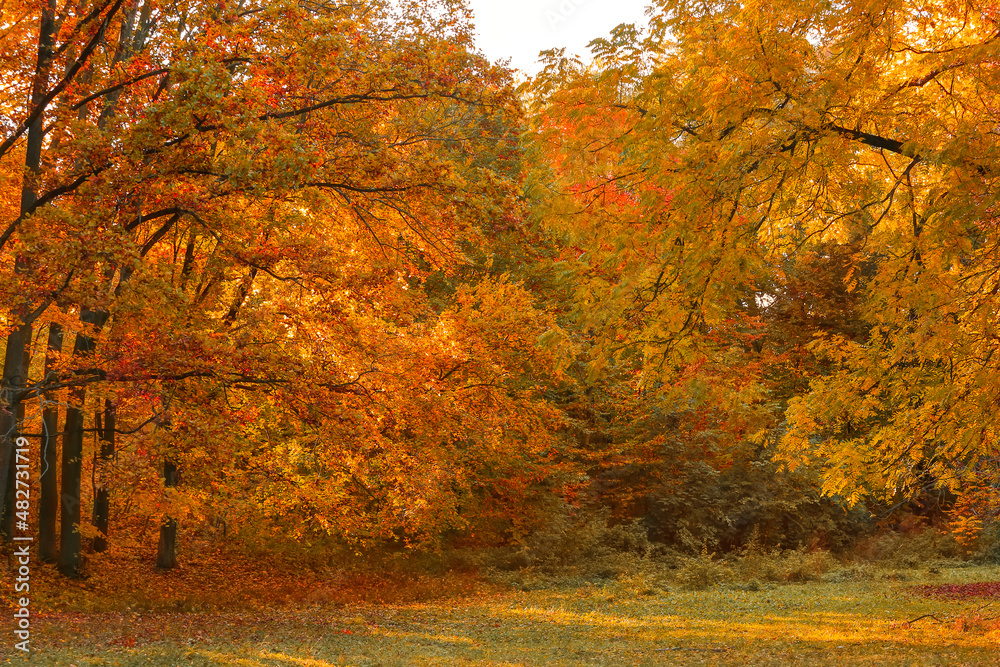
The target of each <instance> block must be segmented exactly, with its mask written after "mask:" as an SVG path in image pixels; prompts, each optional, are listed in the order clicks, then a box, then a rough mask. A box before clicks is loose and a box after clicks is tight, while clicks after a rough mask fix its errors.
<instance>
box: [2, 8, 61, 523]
mask: <svg viewBox="0 0 1000 667" xmlns="http://www.w3.org/2000/svg"><path fill="white" fill-rule="evenodd" d="M55 9H56V5H55V0H48V2H47V3H46V4H45V5H43V7H42V15H41V18H40V20H39V24H38V60H37V62H36V63H35V76H34V80H33V81H32V84H31V99H30V100H29V103H28V116H29V117H30V115H31V114H32V113H33V112H34V111H35V110H36V108H37V107H38V106H39V105H40V104H42V100H43V99H44V97H45V92H46V88H47V86H48V70H49V66H50V64H51V60H52V45H53V43H54V41H55ZM42 116H43V114H38V115H37V117H36V118H35V120H34V122H32V123H31V125H30V126H29V127H28V136H27V142H26V146H25V157H24V166H25V168H26V172H27V173H26V175H25V180H24V184H23V185H22V186H21V210H20V213H21V215H22V216H23V215H25V214H27V212H29V211H31V210H32V209H33V207H34V205H35V202H36V201H38V196H37V194H36V192H35V183H34V179H35V178H36V177H37V176H38V175H39V174H41V172H42V169H41V165H42V139H43V129H44V128H43V124H42V121H43V118H42ZM27 270H28V264H27V261H26V260H25V259H24V258H23V257H21V256H18V257H17V259H16V260H15V262H14V271H15V273H18V274H22V273H25V272H26V271H27ZM14 310H15V313H16V316H17V319H16V320H15V322H17V324H16V325H15V327H16V328H15V329H14V331H12V332H11V333H10V334H9V335H8V336H7V349H6V352H5V353H4V366H3V378H2V379H0V529H2V531H0V532H2V533H3V535H4V539H5V541H8V542H9V541H10V540H11V538H12V537H13V536H12V534H11V530H10V525H9V524H10V523H11V522H12V521H13V518H14V442H15V441H16V440H17V438H18V436H19V435H20V433H19V431H20V424H21V419H22V417H23V414H24V408H23V406H21V397H20V394H21V391H22V390H23V389H24V387H25V385H26V383H27V376H28V363H27V361H28V354H29V350H30V345H31V323H30V322H29V321H28V319H29V318H28V313H30V312H31V310H32V309H31V307H30V305H29V304H27V303H25V304H18V305H17V306H15V309H14Z"/></svg>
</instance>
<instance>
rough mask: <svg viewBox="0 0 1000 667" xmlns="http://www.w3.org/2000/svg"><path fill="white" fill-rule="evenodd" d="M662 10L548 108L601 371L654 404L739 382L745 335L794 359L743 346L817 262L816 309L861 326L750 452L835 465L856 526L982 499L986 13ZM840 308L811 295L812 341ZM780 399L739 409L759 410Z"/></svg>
mask: <svg viewBox="0 0 1000 667" xmlns="http://www.w3.org/2000/svg"><path fill="white" fill-rule="evenodd" d="M657 9H658V11H657V12H656V14H655V15H654V16H653V18H652V20H651V24H650V26H649V30H648V32H647V33H646V35H645V36H639V35H638V34H636V33H635V32H634V31H633V30H631V29H629V28H626V27H623V28H620V29H619V30H617V31H616V32H615V33H614V34H613V35H612V36H611V37H610V38H609V39H606V40H599V41H597V42H595V44H594V47H595V53H596V55H597V66H596V67H595V68H594V69H591V70H581V69H579V68H578V69H576V70H574V69H573V68H572V67H567V65H566V64H565V63H560V62H559V61H558V60H553V61H552V63H551V64H550V67H549V69H548V70H547V72H546V73H543V74H542V75H541V76H540V78H539V79H538V80H537V81H536V82H535V85H534V88H533V91H534V94H535V95H536V100H537V109H538V115H537V118H538V119H539V120H538V121H537V124H536V129H535V133H534V134H533V135H532V136H533V140H534V142H535V145H536V146H538V150H539V151H540V152H542V154H543V155H544V157H543V158H542V159H540V160H539V163H540V164H541V165H543V167H544V171H541V172H540V174H541V175H540V176H539V178H538V179H537V183H538V186H537V187H538V188H547V189H548V193H547V195H548V196H546V197H540V200H542V201H546V200H548V201H550V202H551V204H546V205H545V207H544V209H543V211H542V214H543V215H544V216H545V220H547V221H548V224H549V225H550V227H551V228H553V229H555V230H557V231H558V232H559V233H561V234H563V235H565V238H566V239H567V244H568V245H569V246H570V247H575V252H573V253H572V256H571V258H568V259H567V268H568V269H569V270H571V271H572V272H573V275H575V276H576V277H577V279H578V280H579V285H580V288H579V292H580V299H579V301H578V302H579V303H580V304H581V305H580V310H581V314H582V315H583V317H584V321H586V322H588V323H589V324H590V326H593V327H594V330H595V331H596V332H597V333H598V334H599V340H600V347H599V352H598V354H597V355H596V357H595V364H594V367H595V368H598V367H599V366H600V365H602V364H606V363H609V362H608V360H615V359H622V358H623V357H624V355H631V354H636V353H638V355H639V356H638V358H639V359H640V360H641V364H639V368H641V371H642V377H640V378H639V380H638V382H639V385H640V386H646V387H649V386H656V384H657V383H659V382H663V383H666V384H670V383H671V382H672V381H673V379H674V378H676V377H678V376H679V375H680V374H683V372H684V369H685V368H688V367H690V365H692V364H699V363H703V362H702V360H705V361H707V362H709V363H719V362H720V361H722V360H723V358H724V356H722V357H720V356H719V354H720V353H721V352H723V348H720V347H718V346H717V345H714V344H713V343H712V341H713V339H716V338H717V337H718V335H719V334H720V333H722V332H725V331H727V330H730V331H732V330H733V329H732V327H733V326H734V325H735V327H736V329H735V331H741V332H743V333H741V334H740V335H743V336H744V337H745V340H747V342H748V343H750V345H749V349H750V350H752V351H753V352H754V353H755V354H758V355H761V354H767V353H768V352H769V351H770V352H774V353H780V352H781V350H780V349H779V348H780V346H778V345H776V343H777V341H772V345H771V347H770V348H769V347H768V344H767V341H766V340H765V339H759V340H758V341H757V342H756V343H754V342H753V341H750V340H749V339H747V338H746V336H747V335H750V336H751V337H753V336H756V335H757V333H754V327H755V326H756V325H755V324H754V322H755V321H756V322H759V317H761V316H766V315H767V313H766V312H763V310H764V309H762V308H761V306H768V305H774V304H780V303H781V302H782V301H783V300H785V299H786V298H787V297H788V296H791V294H790V292H789V291H788V290H789V288H790V287H792V284H791V283H789V282H788V281H787V279H786V277H787V276H790V275H791V276H794V275H798V276H804V275H806V271H807V267H808V266H809V265H810V264H812V265H813V266H816V263H817V260H822V261H826V262H828V263H829V264H830V270H828V271H826V276H827V277H826V278H825V279H824V280H825V281H826V282H825V285H824V286H823V290H822V291H823V292H825V293H827V294H830V295H831V296H832V294H833V293H835V292H839V293H840V294H842V295H843V297H841V298H840V300H841V301H842V303H844V304H850V311H851V312H850V313H845V314H849V315H850V319H851V320H853V321H850V322H848V321H843V319H842V318H841V320H842V321H841V322H840V323H839V324H837V325H836V326H826V325H823V326H816V329H814V330H812V331H810V333H811V334H812V335H813V340H811V341H808V342H807V343H806V346H805V347H806V349H805V352H806V353H807V354H808V355H809V356H810V357H811V358H812V359H813V360H815V361H814V362H813V361H811V362H810V364H811V365H812V369H813V370H815V371H818V374H817V375H816V376H813V377H809V378H808V389H806V388H805V387H804V386H803V385H804V383H802V382H801V381H800V380H795V382H796V383H798V384H799V385H800V386H801V390H800V391H801V393H800V394H799V395H797V396H790V397H789V398H790V405H789V407H788V410H787V412H786V413H784V425H782V426H781V427H780V428H779V429H776V430H765V431H762V432H760V433H759V435H758V437H759V438H761V439H762V440H763V441H767V440H768V439H769V438H770V439H771V441H772V442H774V441H777V440H779V439H780V441H781V448H782V451H783V456H784V458H785V460H786V461H787V462H788V464H789V466H791V467H794V466H796V465H798V464H800V463H802V462H808V461H811V462H814V463H815V464H817V465H819V466H821V467H822V469H823V470H824V471H825V482H824V487H823V488H824V490H825V491H826V492H827V493H829V494H839V495H841V496H843V497H844V498H845V499H846V500H847V501H848V502H851V503H855V502H858V501H860V500H861V499H862V498H864V497H867V495H868V494H873V495H874V496H877V497H882V498H898V497H899V496H900V495H902V496H903V497H906V496H907V495H908V494H913V493H918V492H920V491H921V490H923V489H926V488H945V489H949V490H951V491H954V492H958V493H961V491H962V490H963V488H965V486H966V485H967V484H968V483H970V482H973V481H975V480H982V479H985V478H983V477H982V472H981V471H982V470H983V466H986V467H987V468H988V467H990V466H992V465H993V464H992V463H991V461H995V458H996V446H997V445H996V438H995V430H996V429H995V424H994V420H995V411H993V410H991V409H989V407H988V406H991V405H993V404H994V402H995V398H996V397H995V395H994V393H995V392H994V389H995V383H993V382H991V381H989V380H988V378H989V377H992V375H993V374H994V373H995V369H994V368H993V363H994V355H993V353H992V350H993V348H994V347H995V346H994V345H993V344H992V342H991V341H992V334H991V333H990V332H991V331H992V330H993V328H992V327H993V325H992V324H990V322H992V318H994V317H995V307H996V304H995V300H994V298H993V296H994V293H995V291H996V290H995V289H994V287H995V284H996V265H995V264H996V263H995V261H994V260H995V257H996V253H995V252H994V245H995V242H996V241H995V239H994V238H993V230H994V226H995V225H994V224H993V220H994V219H995V212H994V208H995V206H996V196H997V193H996V188H995V174H994V172H995V171H996V157H997V156H996V151H997V144H996V141H995V140H994V137H995V131H996V127H997V118H996V108H997V105H996V99H995V97H996V90H997V85H996V84H997V82H996V80H995V79H996V73H997V67H996V63H997V37H998V24H997V17H996V14H995V11H994V10H993V9H992V8H989V7H981V6H977V5H975V4H970V3H958V4H944V5H927V4H919V3H907V2H894V1H890V2H881V3H877V4H875V5H872V4H870V3H869V4H864V3H861V4H857V3H841V4H836V5H825V4H822V3H820V4H817V3H812V2H793V3H783V4H781V5H767V4H763V3H753V2H714V3H703V4H692V3H686V2H660V3H658V4H657ZM567 74H568V76H567ZM602 119H603V120H605V122H599V121H600V120H602ZM831 248H836V249H837V250H836V252H835V254H834V255H831V254H830V253H829V249H831ZM824 257H826V259H823V258H824ZM833 269H835V270H833ZM783 281H784V284H785V286H784V287H780V286H781V285H782V283H783ZM800 284H801V283H800ZM776 286H778V289H779V291H775V289H776ZM810 301H812V303H810ZM834 303H835V300H834V299H833V298H830V297H827V298H826V300H825V304H824V303H817V302H816V301H815V299H814V297H810V296H808V295H805V294H800V295H799V296H798V297H797V306H798V307H799V308H800V309H801V308H805V309H808V311H811V312H807V311H801V312H800V314H799V315H798V316H797V317H798V318H799V321H800V322H802V323H803V326H806V323H807V322H809V321H811V322H812V323H813V324H815V325H820V322H819V319H818V317H819V311H818V310H817V309H819V308H826V307H828V306H831V305H833V304H834ZM783 307H784V306H783ZM755 310H756V311H758V312H756V313H755ZM784 313H785V314H784V315H780V316H779V317H790V316H792V311H791V310H788V309H785V310H784ZM771 314H772V315H775V316H778V310H777V309H774V308H772V310H771ZM855 314H856V315H855ZM831 315H833V313H831ZM838 317H839V316H838ZM831 324H833V322H831ZM808 326H812V325H808ZM786 331H787V330H786ZM758 333H763V332H758ZM785 340H786V341H787V342H791V339H789V338H788V337H787V335H786V336H785ZM727 349H733V348H731V347H728V348H727ZM801 358H802V357H801V356H800V359H801ZM744 359H747V358H744ZM743 363H746V361H745V360H744V361H741V362H740V364H743ZM768 363H769V362H768ZM724 366H725V364H724ZM740 367H741V366H739V365H737V366H736V367H734V368H740ZM772 367H773V366H772ZM744 377H745V376H744ZM766 379H767V378H766V377H762V376H758V377H757V379H756V380H754V381H753V382H752V383H751V385H748V388H750V386H752V391H751V392H750V393H746V392H744V393H743V396H742V397H741V398H739V400H738V405H739V406H741V407H740V408H739V409H741V410H746V409H753V407H754V406H761V405H762V404H761V403H760V401H761V400H762V399H763V398H766V396H767V394H766V392H768V391H771V390H773V387H769V386H768V384H767V382H766ZM726 384H728V386H729V387H730V388H737V389H738V388H739V387H740V386H741V385H742V382H741V380H734V379H733V378H731V379H729V380H727V382H726ZM762 391H763V392H765V393H764V394H762V393H761V392H762ZM729 394H730V396H739V391H737V392H736V393H735V394H733V393H732V392H729ZM779 422H780V415H779ZM776 423H778V422H776ZM768 432H770V433H773V434H774V436H773V438H771V436H768V435H767V434H768ZM782 434H783V435H782Z"/></svg>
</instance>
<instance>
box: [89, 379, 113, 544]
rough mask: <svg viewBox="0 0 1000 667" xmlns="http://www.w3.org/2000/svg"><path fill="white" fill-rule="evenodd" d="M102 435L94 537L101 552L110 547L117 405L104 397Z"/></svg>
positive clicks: (96, 463) (96, 489)
mask: <svg viewBox="0 0 1000 667" xmlns="http://www.w3.org/2000/svg"><path fill="white" fill-rule="evenodd" d="M97 430H98V433H99V434H100V436H101V451H100V456H99V457H98V459H97V461H95V466H96V476H97V485H96V488H95V489H94V527H95V528H97V530H98V531H100V532H99V533H98V535H97V536H96V537H95V538H94V551H96V552H98V553H101V552H102V551H106V550H107V548H108V534H109V533H108V517H109V514H110V499H109V497H108V481H107V480H108V475H109V473H108V468H109V467H110V466H111V460H112V458H114V455H115V407H114V404H113V403H112V402H111V399H109V398H106V399H104V424H103V428H102V427H101V425H98V427H97Z"/></svg>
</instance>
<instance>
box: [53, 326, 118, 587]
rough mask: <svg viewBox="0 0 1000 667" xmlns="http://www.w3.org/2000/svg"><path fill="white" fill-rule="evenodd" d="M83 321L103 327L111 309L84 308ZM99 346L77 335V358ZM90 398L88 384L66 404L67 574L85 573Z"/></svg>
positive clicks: (63, 559)
mask: <svg viewBox="0 0 1000 667" xmlns="http://www.w3.org/2000/svg"><path fill="white" fill-rule="evenodd" d="M80 321H81V322H82V323H83V324H84V326H85V327H86V326H87V325H91V328H92V329H96V331H100V330H101V328H103V327H104V324H105V322H107V321H108V313H107V311H95V310H90V309H87V308H85V309H83V312H82V313H81V314H80ZM96 346H97V343H96V340H95V337H94V335H92V333H91V332H90V331H81V332H80V333H78V334H77V335H76V343H75V344H74V345H73V358H74V359H80V358H83V357H85V356H89V355H90V354H91V353H92V352H93V351H94V348H95V347H96ZM86 399H87V389H86V386H85V385H81V386H79V387H76V388H75V389H74V390H73V391H72V392H71V394H70V401H69V406H68V407H67V408H66V427H65V428H64V429H63V451H62V484H61V486H62V494H61V498H62V524H61V526H60V532H59V571H60V572H62V573H63V574H64V575H66V576H67V577H73V578H79V577H80V576H82V574H83V573H82V571H81V570H80V565H81V564H82V558H81V546H82V542H81V536H80V475H81V472H82V470H83V406H84V402H85V401H86Z"/></svg>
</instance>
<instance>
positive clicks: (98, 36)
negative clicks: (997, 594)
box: [0, 0, 1000, 577]
mask: <svg viewBox="0 0 1000 667" xmlns="http://www.w3.org/2000/svg"><path fill="white" fill-rule="evenodd" d="M998 12H1000V10H998V9H997V7H996V6H995V5H991V4H985V5H982V4H978V3H977V2H962V1H957V2H945V1H942V2H936V1H931V2H915V1H910V0H875V1H860V0H859V1H857V2H853V1H850V2H819V1H816V0H802V1H799V0H786V1H784V2H781V3H770V2H730V1H727V0H720V1H718V2H705V3H694V2H687V1H686V0H660V1H659V2H657V3H655V6H654V8H653V9H652V10H651V13H650V21H649V24H648V25H647V26H637V27H631V26H621V27H619V28H618V29H617V30H615V31H614V33H612V34H611V35H610V36H609V37H607V38H605V39H599V40H597V41H595V42H594V43H593V44H592V47H593V49H594V54H595V59H594V62H593V63H592V64H586V65H585V64H583V63H581V62H580V61H578V60H575V59H573V58H567V57H565V56H564V54H563V53H561V52H549V53H548V54H547V56H546V57H547V61H546V63H547V64H546V67H545V69H544V71H543V72H542V73H541V74H539V75H538V76H536V77H534V78H532V79H530V80H528V81H527V82H525V83H523V84H517V83H516V81H515V78H514V74H513V73H512V72H510V71H508V70H507V69H505V68H504V67H503V66H501V65H497V64H491V63H490V62H488V61H487V60H486V59H485V58H484V57H483V56H482V55H481V54H480V53H478V52H477V50H476V48H475V44H474V41H473V38H472V29H471V20H472V19H471V16H470V14H469V12H468V10H467V8H465V7H464V6H463V4H462V2H461V0H441V1H440V2H438V3H431V4H429V3H423V2H404V3H383V2H381V1H380V0H359V1H356V2H350V3H348V2H338V1H330V2H328V1H326V0H219V1H218V2H202V1H200V0H79V1H74V2H68V1H66V2H63V1H62V0H5V1H4V2H3V3H2V5H0V89H2V91H3V92H2V94H0V253H2V260H0V313H2V321H3V326H4V329H3V336H4V337H5V349H6V353H5V357H4V366H3V383H2V404H3V410H2V412H0V432H2V433H3V439H2V441H0V473H2V474H0V499H2V518H0V527H2V531H3V533H4V534H5V536H6V537H7V538H8V540H9V538H10V536H11V535H12V534H13V531H14V526H15V521H18V520H20V518H29V519H30V523H31V525H32V531H33V532H34V533H35V534H37V536H38V541H37V544H38V548H39V550H40V552H39V553H40V556H41V557H42V558H43V559H45V560H47V561H50V562H57V563H58V565H59V569H60V570H61V571H62V572H63V573H64V574H66V575H68V576H74V577H76V576H80V575H81V574H84V571H85V567H84V565H83V560H82V558H83V554H84V553H85V552H86V551H87V550H93V551H97V552H101V551H104V550H106V549H109V548H112V547H116V548H119V549H123V550H132V551H136V552H142V553H151V552H152V550H153V549H154V548H155V552H156V554H157V555H156V558H157V564H158V565H159V566H160V567H164V568H170V567H173V566H174V565H175V564H176V563H177V559H178V557H180V558H184V549H185V544H186V543H190V541H191V540H194V539H196V538H197V539H208V538H210V539H211V540H213V541H215V542H218V543H222V544H225V545H229V546H233V547H235V548H246V549H256V550H261V549H263V550H273V551H275V552H283V553H284V552H288V553H292V552H294V551H295V550H296V549H300V550H303V549H322V548H327V547H329V548H334V547H337V546H343V545H350V546H351V547H352V548H358V549H366V548H387V547H389V548H401V549H406V548H414V549H421V548H434V549H440V548H445V549H448V548H484V547H494V546H499V545H516V544H519V543H523V542H524V541H525V540H528V539H529V538H530V536H531V535H532V534H534V533H535V532H536V531H538V530H539V529H540V528H542V527H545V526H552V525H554V524H558V525H568V524H572V523H574V522H577V523H579V522H587V521H593V520H595V518H596V519H597V520H600V521H602V522H607V523H608V525H611V526H615V525H619V526H630V527H631V528H632V529H633V530H634V529H640V530H642V531H644V532H645V533H646V535H648V537H649V539H651V540H653V541H654V542H660V543H662V544H664V545H668V546H670V547H672V548H674V549H678V550H681V551H687V552H698V551H700V550H702V549H705V548H710V549H723V550H725V549H737V548H739V547H741V546H742V545H744V544H746V543H747V541H748V540H751V539H753V540H757V541H760V542H761V543H763V544H765V545H768V546H780V547H796V546H800V545H802V546H805V545H813V546H820V547H823V548H828V549H833V550H836V549H842V548H845V547H847V546H849V545H850V544H851V543H852V542H853V541H854V540H857V539H858V538H859V537H861V536H863V535H865V534H868V533H870V532H871V531H874V530H890V529H892V528H893V527H894V526H896V524H897V523H898V522H899V521H900V520H901V517H904V516H908V517H909V518H908V519H907V521H909V524H910V525H912V524H913V523H914V521H916V523H920V522H921V521H922V522H924V523H927V524H933V525H935V526H937V527H938V528H941V529H946V530H950V531H952V532H953V533H954V534H955V535H956V536H957V537H958V538H959V540H960V541H961V542H962V543H963V544H965V545H966V546H968V547H969V548H972V547H973V546H974V545H975V543H976V540H977V539H983V537H984V536H987V537H988V536H989V535H994V536H995V531H996V529H997V517H998V510H1000V452H998V438H1000V423H998V419H1000V411H998V410H997V405H998V404H1000V380H998V378H1000V355H996V352H997V351H998V349H1000V319H998V318H1000V248H998V246H1000V216H998V208H997V207H998V203H997V201H998V199H997V198H998V194H1000V142H998V140H997V138H998V133H1000V41H998V38H1000V13H998ZM22 436H23V437H25V438H27V439H28V440H29V441H30V443H31V451H32V454H31V458H32V470H31V477H30V478H31V485H32V486H31V499H32V501H31V509H30V511H29V514H28V516H27V517H18V512H19V511H23V508H22V507H21V506H18V504H17V501H16V499H15V486H16V484H15V481H16V480H15V465H14V459H15V457H14V443H15V440H16V439H17V438H18V437H22ZM913 517H918V519H914V518H913ZM206 536H208V538H206ZM994 539H995V537H994Z"/></svg>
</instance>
